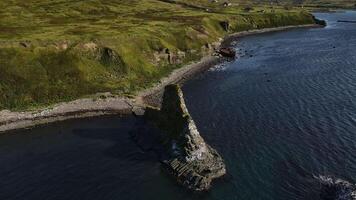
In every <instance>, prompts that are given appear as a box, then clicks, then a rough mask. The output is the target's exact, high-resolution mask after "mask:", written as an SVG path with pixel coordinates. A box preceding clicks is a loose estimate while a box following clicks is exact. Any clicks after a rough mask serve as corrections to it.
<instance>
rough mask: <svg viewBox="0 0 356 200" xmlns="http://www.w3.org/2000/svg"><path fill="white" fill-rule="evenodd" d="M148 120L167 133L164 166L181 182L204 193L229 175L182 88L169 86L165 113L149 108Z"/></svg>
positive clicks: (164, 96) (164, 141) (163, 140)
mask: <svg viewBox="0 0 356 200" xmlns="http://www.w3.org/2000/svg"><path fill="white" fill-rule="evenodd" d="M146 117H147V118H149V119H153V120H154V121H155V123H156V124H157V126H158V127H159V128H160V129H161V130H162V131H163V133H162V142H163V143H164V145H165V146H166V148H167V149H168V151H169V154H170V157H169V159H167V160H164V161H163V163H164V165H165V166H166V167H167V168H168V170H169V171H170V172H171V173H172V174H173V175H174V176H175V177H176V178H177V180H178V182H179V183H181V184H182V185H184V186H185V187H187V188H189V189H191V190H195V191H203V190H207V189H209V188H210V186H211V182H212V180H213V179H215V178H218V177H221V176H223V175H224V174H225V173H226V170H225V164H224V162H223V159H222V158H221V156H220V155H219V154H218V153H217V152H216V150H214V149H213V148H212V147H210V146H209V145H208V144H206V143H205V141H204V139H203V138H202V137H201V136H200V133H199V131H198V130H197V127H196V125H195V123H194V121H193V119H192V118H191V116H190V114H189V112H188V110H187V107H186V105H185V102H184V98H183V93H182V90H181V89H180V87H179V86H178V85H168V86H166V88H165V92H164V95H163V101H162V107H161V110H160V111H158V110H154V109H148V110H147V111H146Z"/></svg>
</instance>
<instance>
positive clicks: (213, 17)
mask: <svg viewBox="0 0 356 200" xmlns="http://www.w3.org/2000/svg"><path fill="white" fill-rule="evenodd" d="M187 2H188V1H186V2H185V1H177V2H171V1H163V0H86V1H82V0H26V1H23V0H7V1H0V10H1V11H0V110H1V109H12V110H23V109H29V108H33V107H38V106H43V105H49V104H52V103H56V102H60V101H67V100H72V99H75V98H79V97H82V96H85V95H91V94H94V93H97V92H107V91H109V92H112V93H115V94H119V95H127V94H133V93H134V92H135V91H138V90H139V89H142V88H146V87H149V86H150V85H152V84H153V83H155V82H157V81H158V80H159V79H160V78H161V77H162V76H165V75H167V73H169V72H171V71H172V70H173V69H175V68H177V67H180V66H182V65H183V64H186V63H188V62H191V61H193V60H197V59H199V58H201V57H202V56H203V55H204V54H206V51H207V50H209V49H207V47H210V45H209V44H212V43H213V42H215V41H218V40H219V38H221V37H223V36H224V35H226V34H229V33H231V32H236V31H243V30H249V29H256V28H265V27H276V26H284V25H297V24H310V23H313V19H312V16H311V15H310V14H309V13H307V12H305V11H303V10H299V9H288V10H285V8H283V7H274V8H270V7H259V6H254V7H253V9H252V10H246V9H245V7H244V6H230V7H228V8H224V7H222V6H221V5H219V4H217V5H214V4H208V5H206V4H205V3H206V2H201V4H200V3H199V1H196V2H195V3H194V4H192V3H187ZM262 10H263V11H262ZM221 22H229V26H230V27H229V29H228V30H224V28H223V27H222V26H221Z"/></svg>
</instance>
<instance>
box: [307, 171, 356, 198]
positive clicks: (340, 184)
mask: <svg viewBox="0 0 356 200" xmlns="http://www.w3.org/2000/svg"><path fill="white" fill-rule="evenodd" d="M314 178H316V179H317V180H318V181H319V182H320V184H321V185H322V189H323V192H326V193H327V194H322V196H323V195H324V196H325V197H324V198H325V199H335V200H356V185H355V184H352V183H350V182H348V181H345V180H342V179H339V178H334V177H331V176H321V175H319V176H314Z"/></svg>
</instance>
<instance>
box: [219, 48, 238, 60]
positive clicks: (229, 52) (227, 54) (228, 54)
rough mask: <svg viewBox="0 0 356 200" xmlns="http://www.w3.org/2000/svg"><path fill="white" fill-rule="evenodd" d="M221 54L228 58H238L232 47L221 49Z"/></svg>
mask: <svg viewBox="0 0 356 200" xmlns="http://www.w3.org/2000/svg"><path fill="white" fill-rule="evenodd" d="M219 54H220V55H222V56H224V57H228V58H235V56H236V51H235V50H234V49H233V48H231V47H227V48H221V49H220V50H219Z"/></svg>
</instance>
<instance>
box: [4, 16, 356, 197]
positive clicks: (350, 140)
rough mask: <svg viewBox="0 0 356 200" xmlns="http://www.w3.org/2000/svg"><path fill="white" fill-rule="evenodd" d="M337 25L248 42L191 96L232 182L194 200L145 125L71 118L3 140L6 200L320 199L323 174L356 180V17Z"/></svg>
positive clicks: (332, 20)
mask: <svg viewBox="0 0 356 200" xmlns="http://www.w3.org/2000/svg"><path fill="white" fill-rule="evenodd" d="M316 15H317V16H318V17H319V18H322V19H326V20H327V21H328V24H329V25H328V26H327V27H326V28H316V29H295V30H290V31H286V32H278V33H266V34H262V35H256V36H249V37H246V38H243V39H240V41H239V42H238V44H237V45H236V48H237V49H239V51H240V52H241V57H240V58H239V59H237V60H236V61H233V62H227V63H224V64H222V65H219V66H216V67H215V68H212V69H211V70H209V71H208V72H206V73H204V74H203V75H201V76H199V77H197V78H195V79H193V80H191V81H189V82H188V83H187V84H186V85H185V86H184V88H183V90H184V93H185V98H186V102H187V104H188V109H189V110H190V112H191V114H192V116H193V118H194V120H195V121H196V124H197V126H198V128H199V130H200V132H201V134H202V135H203V137H204V138H205V139H206V141H207V142H208V143H209V144H210V145H211V146H213V147H214V148H216V149H217V150H218V151H219V152H220V153H221V155H222V156H223V157H224V159H225V161H226V165H227V170H228V175H227V176H226V177H224V178H222V179H220V180H217V181H215V182H214V186H213V188H212V190H211V191H209V192H208V193H205V194H192V193H190V192H188V191H186V190H185V189H183V188H182V187H180V186H178V185H177V184H176V183H175V181H174V180H173V179H172V178H171V177H170V176H169V175H167V174H166V173H165V172H164V171H163V170H162V169H161V166H160V163H159V162H158V159H157V156H156V154H155V153H154V152H147V151H142V150H141V149H140V148H139V147H138V146H137V145H136V143H135V142H134V141H133V140H132V139H131V137H130V134H129V133H130V132H131V131H133V130H135V127H137V124H140V123H141V122H140V120H138V119H135V118H134V117H126V118H119V117H100V118H93V119H81V120H71V121H66V122H60V123H55V124H51V125H49V126H44V127H39V128H36V129H33V130H26V131H20V132H17V133H15V134H14V133H10V134H5V135H1V136H0V200H15V199H16V200H47V199H48V200H84V199H85V200H99V199H100V200H136V199H137V200H140V199H145V200H146V199H148V200H150V199H162V200H168V199H169V200H183V199H184V200H185V199H187V200H235V199H236V200H237V199H241V200H259V199H262V200H304V199H306V200H309V199H310V200H318V199H319V195H320V185H319V183H318V182H317V181H316V180H315V178H313V175H315V176H319V175H326V176H335V177H338V178H341V179H344V180H348V181H350V182H354V183H355V182H356V24H349V23H337V22H336V20H339V19H344V20H356V12H345V13H323V14H321V13H320V14H316Z"/></svg>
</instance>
